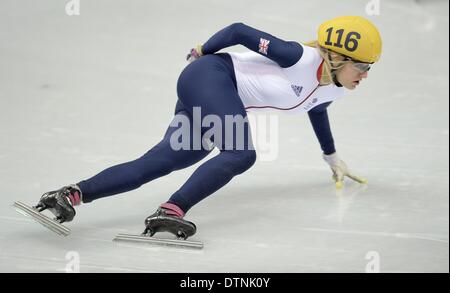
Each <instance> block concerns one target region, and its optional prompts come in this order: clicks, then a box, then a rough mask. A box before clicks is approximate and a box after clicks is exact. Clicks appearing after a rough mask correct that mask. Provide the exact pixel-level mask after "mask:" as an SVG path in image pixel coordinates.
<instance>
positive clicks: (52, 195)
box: [34, 185, 81, 223]
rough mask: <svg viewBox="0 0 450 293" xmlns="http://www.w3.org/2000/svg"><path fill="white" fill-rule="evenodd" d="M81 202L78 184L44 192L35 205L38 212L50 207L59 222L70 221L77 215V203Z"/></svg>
mask: <svg viewBox="0 0 450 293" xmlns="http://www.w3.org/2000/svg"><path fill="white" fill-rule="evenodd" d="M80 203H81V190H80V188H79V187H78V186H77V185H68V186H64V187H62V188H61V189H58V190H54V191H49V192H46V193H44V194H43V195H42V196H41V199H40V200H39V203H38V204H37V205H36V206H35V207H34V208H35V209H37V210H38V212H42V211H43V210H45V209H48V210H49V211H51V212H52V213H53V214H54V215H55V217H56V218H55V220H56V221H58V222H59V223H64V222H70V221H72V219H73V218H74V217H75V209H74V208H73V207H74V206H76V205H79V204H80Z"/></svg>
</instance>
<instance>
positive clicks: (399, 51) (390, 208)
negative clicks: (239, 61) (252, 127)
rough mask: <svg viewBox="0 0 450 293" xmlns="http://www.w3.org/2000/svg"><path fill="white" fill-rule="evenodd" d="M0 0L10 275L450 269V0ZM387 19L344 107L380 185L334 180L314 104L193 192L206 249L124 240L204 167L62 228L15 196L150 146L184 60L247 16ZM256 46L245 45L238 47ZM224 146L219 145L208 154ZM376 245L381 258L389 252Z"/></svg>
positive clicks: (342, 123)
mask: <svg viewBox="0 0 450 293" xmlns="http://www.w3.org/2000/svg"><path fill="white" fill-rule="evenodd" d="M67 2H69V0H39V1H36V0H2V1H0V140H1V143H0V165H1V168H0V203H1V204H0V272H64V271H65V268H66V266H67V264H68V263H69V261H68V260H67V259H66V255H67V256H71V255H70V254H69V255H68V254H67V253H68V252H69V251H75V252H77V253H78V254H79V257H80V271H81V272H361V273H362V272H365V270H366V267H367V266H368V264H369V263H371V262H373V261H376V257H379V269H380V271H381V272H448V271H449V242H448V241H449V158H448V154H449V144H448V142H449V130H448V129H449V127H448V126H449V110H448V106H449V105H448V101H449V82H448V79H449V68H448V66H449V60H448V58H449V40H448V36H449V29H448V27H449V17H448V9H449V7H448V6H449V4H448V1H439V0H433V1H413V0H400V1H393V0H392V1H388V0H381V1H380V11H379V12H380V14H379V15H374V16H368V15H367V14H366V4H367V3H368V2H369V0H348V1H347V0H345V1H334V0H319V1H299V0H279V1H268V0H251V1H245V0H242V1H226V0H200V1H199V0H196V1H182V0H177V1H175V0H165V1H153V0H152V1H148V0H135V1H128V0H114V1H111V0H93V1H92V0H81V1H80V3H81V7H80V8H81V10H80V15H79V16H68V15H66V13H65V4H66V3H67ZM346 14H355V15H361V16H365V17H368V18H369V19H371V20H372V21H373V22H374V23H375V24H376V25H377V26H378V27H379V29H380V31H381V34H382V36H383V41H384V47H383V55H382V58H381V61H380V62H379V63H377V64H376V65H375V66H373V68H372V70H371V71H370V72H369V78H368V79H367V80H365V81H364V82H363V83H362V84H361V85H360V86H359V87H358V88H357V90H355V91H353V92H348V94H347V95H346V97H345V98H343V99H341V100H339V101H337V102H335V103H333V105H332V106H331V107H330V108H329V115H330V120H331V126H332V130H333V135H334V138H335V142H336V147H337V150H338V152H339V153H340V156H341V157H342V158H343V159H344V161H346V163H347V164H348V165H349V166H350V168H351V169H353V170H354V171H355V172H356V173H357V174H360V175H361V176H364V177H367V178H368V180H369V184H368V185H367V186H359V185H358V184H356V183H354V182H350V181H346V185H345V188H344V189H343V190H341V191H336V190H335V188H334V185H333V182H332V181H331V171H330V170H329V168H328V166H327V165H326V164H325V162H323V160H322V158H321V150H320V147H319V144H318V142H317V140H316V138H315V136H314V133H313V131H312V128H311V126H310V123H309V120H308V117H307V115H303V116H287V115H282V116H280V117H279V127H280V129H279V139H280V142H279V155H278V158H277V159H276V160H275V161H272V162H262V161H258V162H257V163H256V164H255V166H253V168H251V169H250V170H249V171H247V172H246V173H244V174H242V175H240V176H238V177H236V178H234V179H233V180H232V182H231V183H230V184H228V185H227V186H225V187H224V188H223V189H221V190H219V191H218V192H216V193H215V194H213V195H212V196H210V197H209V198H207V199H206V200H204V201H202V202H201V203H199V204H198V205H197V206H195V207H194V208H193V209H192V210H191V211H190V212H189V213H188V215H187V219H189V220H191V221H193V222H195V223H196V224H197V227H198V231H197V234H196V235H195V236H194V237H193V239H195V240H200V241H203V242H204V245H205V247H204V249H203V250H201V251H198V250H188V249H176V248H167V247H157V246H145V245H137V246H136V245H135V246H133V245H117V244H115V243H113V242H112V238H113V237H114V236H115V235H116V234H117V233H139V232H141V231H142V230H143V228H144V224H143V221H144V219H145V218H146V217H147V216H148V215H149V214H151V213H153V212H154V210H155V209H156V207H157V206H158V205H159V204H160V203H162V202H164V201H166V200H167V199H168V197H169V196H170V195H171V194H172V193H173V192H174V191H176V190H177V189H178V188H179V186H181V184H183V183H184V181H185V180H186V179H187V178H188V176H189V175H190V174H191V173H192V171H193V170H195V168H196V166H193V167H191V168H188V169H185V170H182V171H178V172H174V173H172V174H170V175H169V176H167V177H164V178H161V179H158V180H156V181H153V182H151V183H148V184H146V185H144V186H142V187H141V188H140V189H137V190H134V191H131V192H128V193H125V194H121V195H117V196H115V197H109V198H106V199H102V200H98V201H95V202H93V203H92V204H86V205H82V206H81V207H79V208H78V209H77V216H76V218H75V219H74V221H73V222H71V223H68V224H67V226H68V227H70V228H71V229H72V235H70V236H69V237H67V238H61V237H58V236H56V235H55V234H53V233H51V232H50V231H48V230H46V229H45V228H43V227H42V226H40V225H38V224H36V223H34V222H33V221H32V220H30V219H27V218H25V217H22V216H21V215H19V214H17V213H16V212H15V211H14V210H13V209H12V207H11V205H12V203H13V202H14V201H16V200H20V201H22V202H25V203H28V204H35V203H37V201H38V199H39V197H40V196H41V194H42V193H44V192H46V191H49V190H53V189H56V188H59V187H62V186H63V185H66V184H69V183H74V182H78V181H80V180H82V179H87V178H89V177H91V176H93V175H95V174H96V173H98V172H99V171H101V170H103V169H105V168H107V167H109V166H112V165H115V164H118V163H122V162H126V161H129V160H132V159H135V158H137V157H139V156H141V155H142V154H144V153H145V152H146V151H147V150H148V149H150V148H151V147H152V146H153V145H154V144H156V143H157V142H158V141H159V140H160V138H161V137H162V135H163V133H164V131H165V129H166V127H167V125H168V123H169V121H170V120H171V117H172V114H173V109H174V105H175V101H176V81H177V78H178V75H179V74H180V73H181V70H182V69H183V68H184V67H185V66H186V62H185V59H184V58H185V56H186V54H187V52H188V50H189V49H190V48H191V47H192V46H194V45H196V44H197V43H201V42H205V41H206V40H207V39H208V38H209V37H210V36H211V35H212V34H214V33H215V32H217V31H218V30H220V29H222V28H223V27H225V26H227V25H229V24H231V23H233V22H238V21H239V22H244V23H246V24H248V25H251V26H253V27H255V28H258V29H261V30H263V31H266V32H269V33H271V34H273V35H276V36H279V37H280V38H284V39H290V40H296V41H301V42H304V41H309V40H312V39H314V38H315V33H316V29H317V27H318V25H319V24H320V23H321V22H322V21H324V20H327V19H330V18H332V17H335V16H339V15H346ZM227 50H228V51H245V50H246V49H245V48H244V47H234V48H228V49H226V50H224V51H227ZM210 157H211V156H210ZM210 157H208V158H210ZM374 256H375V258H374Z"/></svg>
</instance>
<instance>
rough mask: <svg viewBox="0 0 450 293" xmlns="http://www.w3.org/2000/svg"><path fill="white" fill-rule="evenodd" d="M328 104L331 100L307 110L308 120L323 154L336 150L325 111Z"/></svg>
mask: <svg viewBox="0 0 450 293" xmlns="http://www.w3.org/2000/svg"><path fill="white" fill-rule="evenodd" d="M330 104H331V102H328V103H324V104H321V105H318V106H316V107H314V108H313V109H311V110H310V111H309V112H308V116H309V120H310V121H311V124H312V126H313V129H314V132H315V134H316V136H317V139H318V140H319V143H320V147H321V148H322V151H323V153H324V154H325V155H329V154H332V153H335V152H336V149H335V148H334V140H333V135H332V134H331V129H330V122H329V120H328V113H327V107H328V106H329V105H330Z"/></svg>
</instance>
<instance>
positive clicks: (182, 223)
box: [114, 207, 203, 249]
mask: <svg viewBox="0 0 450 293" xmlns="http://www.w3.org/2000/svg"><path fill="white" fill-rule="evenodd" d="M196 231H197V228H196V226H195V224H194V223H192V222H189V221H186V220H184V219H183V218H180V217H176V216H172V215H168V214H167V213H166V210H165V209H164V208H161V207H160V208H158V210H157V211H156V212H155V213H154V214H152V215H151V216H149V217H147V218H146V219H145V230H144V232H143V233H142V234H141V235H132V234H119V235H117V236H116V238H114V241H127V242H144V243H149V244H158V245H170V246H178V247H186V248H198V249H202V248H203V243H202V242H198V241H189V240H186V239H187V238H188V237H191V236H193V235H194V234H195V232H196ZM158 232H169V233H171V234H173V235H175V236H176V239H169V238H157V237H153V235H155V234H156V233H158Z"/></svg>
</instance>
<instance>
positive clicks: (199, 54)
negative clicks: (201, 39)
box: [186, 45, 203, 63]
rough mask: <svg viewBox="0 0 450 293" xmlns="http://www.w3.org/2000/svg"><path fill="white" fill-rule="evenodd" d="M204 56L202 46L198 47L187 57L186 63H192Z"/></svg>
mask: <svg viewBox="0 0 450 293" xmlns="http://www.w3.org/2000/svg"><path fill="white" fill-rule="evenodd" d="M202 56H203V53H202V45H197V47H195V48H192V49H191V51H190V52H189V54H188V55H187V56H186V61H188V62H189V63H191V62H193V61H195V60H197V59H198V58H200V57H202Z"/></svg>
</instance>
